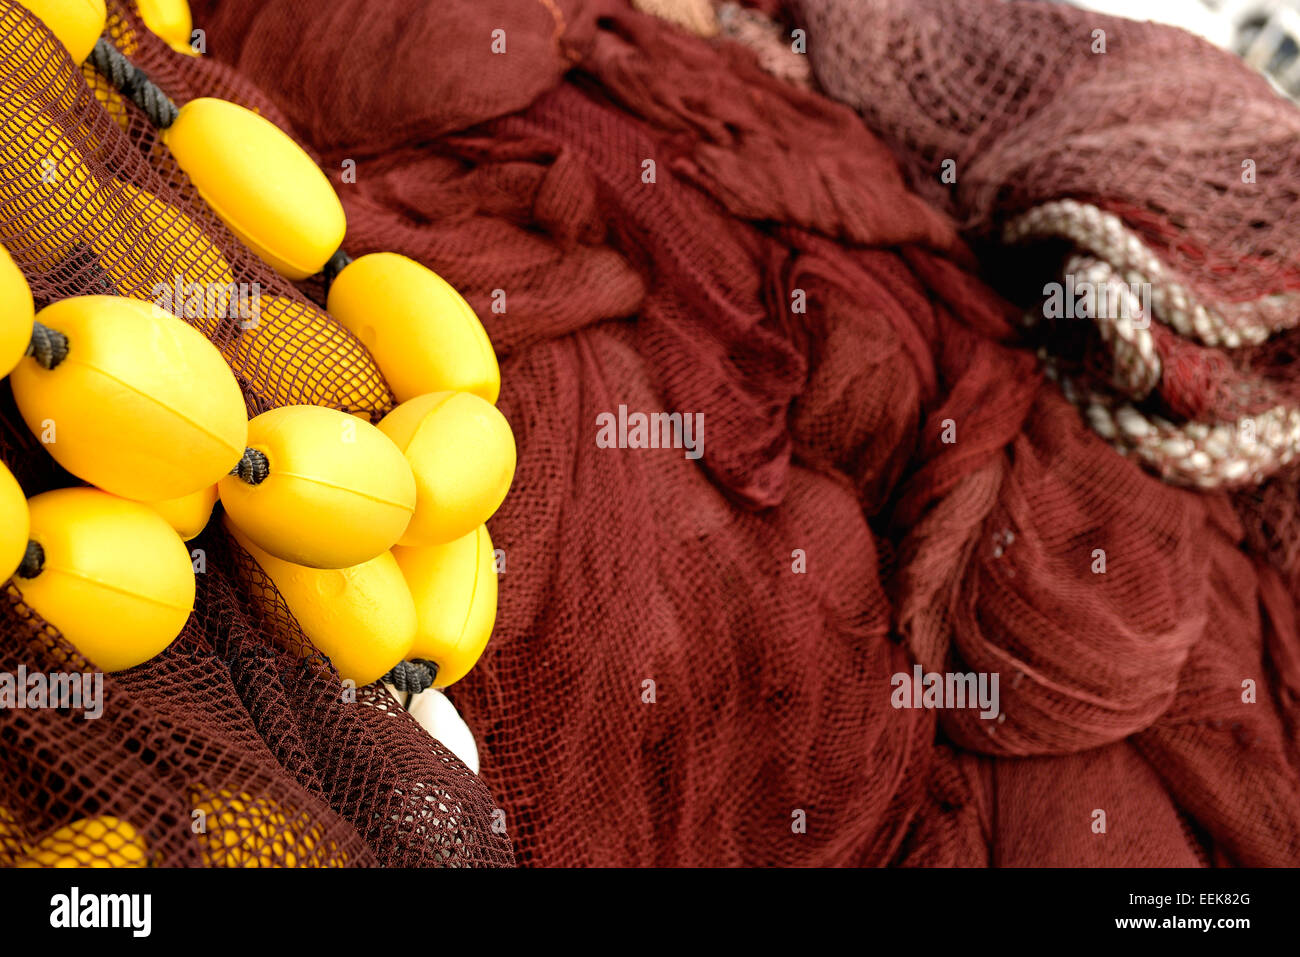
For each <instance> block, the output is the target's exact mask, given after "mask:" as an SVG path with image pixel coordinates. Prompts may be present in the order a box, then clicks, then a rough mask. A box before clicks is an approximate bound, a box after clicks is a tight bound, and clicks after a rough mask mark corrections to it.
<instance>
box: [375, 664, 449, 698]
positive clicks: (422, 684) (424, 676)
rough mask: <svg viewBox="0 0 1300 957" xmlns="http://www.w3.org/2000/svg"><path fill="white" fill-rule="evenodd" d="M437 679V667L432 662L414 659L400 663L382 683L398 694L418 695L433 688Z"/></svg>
mask: <svg viewBox="0 0 1300 957" xmlns="http://www.w3.org/2000/svg"><path fill="white" fill-rule="evenodd" d="M437 677H438V666H437V665H436V664H435V663H434V662H432V661H425V660H424V659H423V658H416V659H415V660H414V661H400V662H398V663H397V667H395V668H394V669H393V670H392V671H390V672H388V674H386V675H384V681H386V682H387V683H388V684H390V685H392V686H393V687H394V688H396V689H397V690H398V691H399V692H410V693H411V694H419V693H420V692H421V691H424V690H425V689H427V688H432V687H433V682H434V681H435V680H436V679H437Z"/></svg>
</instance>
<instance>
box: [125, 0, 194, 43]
mask: <svg viewBox="0 0 1300 957" xmlns="http://www.w3.org/2000/svg"><path fill="white" fill-rule="evenodd" d="M136 7H137V8H138V9H139V11H140V19H141V20H143V21H144V25H145V26H146V27H148V28H149V29H150V30H151V31H153V33H155V34H156V35H157V36H159V37H161V38H162V39H163V40H166V41H167V45H168V46H169V47H171V48H172V49H173V50H175V51H176V52H177V53H188V54H190V55H195V54H194V50H193V48H192V47H191V46H190V40H191V34H192V31H193V29H194V18H193V15H192V14H191V13H190V5H189V4H188V3H186V2H185V0H136Z"/></svg>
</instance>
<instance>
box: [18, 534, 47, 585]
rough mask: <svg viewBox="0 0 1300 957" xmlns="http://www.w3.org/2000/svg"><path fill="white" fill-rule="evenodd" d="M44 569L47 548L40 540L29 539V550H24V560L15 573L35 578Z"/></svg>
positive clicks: (23, 576) (19, 575) (22, 576)
mask: <svg viewBox="0 0 1300 957" xmlns="http://www.w3.org/2000/svg"><path fill="white" fill-rule="evenodd" d="M44 570H45V549H43V548H42V547H41V544H40V542H32V541H29V542H28V543H27V551H25V552H23V560H22V562H21V563H19V565H18V570H17V571H16V572H14V574H15V575H17V576H18V577H19V578H35V577H36V576H37V575H39V574H40V573H41V572H43V571H44Z"/></svg>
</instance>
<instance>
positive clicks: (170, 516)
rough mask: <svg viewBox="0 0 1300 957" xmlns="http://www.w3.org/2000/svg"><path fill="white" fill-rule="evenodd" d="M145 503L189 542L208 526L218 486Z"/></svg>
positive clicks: (210, 486) (215, 502)
mask: <svg viewBox="0 0 1300 957" xmlns="http://www.w3.org/2000/svg"><path fill="white" fill-rule="evenodd" d="M144 504H145V505H148V506H149V507H150V508H151V509H153V510H154V511H155V512H157V513H158V514H159V515H161V516H162V517H163V519H164V520H165V521H166V522H167V524H168V525H170V526H171V527H172V528H174V529H176V534H177V535H179V536H180V537H181V538H183V539H185V541H187V542H188V541H189V540H190V539H191V538H194V537H195V536H196V535H198V534H199V532H201V531H203V529H205V528H207V525H208V520H209V519H210V518H212V507H213V506H214V505H216V504H217V487H216V485H209V486H207V487H206V488H201V489H199V490H198V491H197V492H191V493H190V494H189V495H182V496H181V497H180V498H169V499H164V500H162V501H161V502H145V503H144Z"/></svg>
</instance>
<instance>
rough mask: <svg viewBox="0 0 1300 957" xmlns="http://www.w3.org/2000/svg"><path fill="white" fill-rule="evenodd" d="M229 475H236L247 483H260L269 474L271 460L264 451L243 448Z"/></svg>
mask: <svg viewBox="0 0 1300 957" xmlns="http://www.w3.org/2000/svg"><path fill="white" fill-rule="evenodd" d="M230 474H231V475H238V476H239V477H240V479H242V480H243V481H245V482H247V483H248V484H249V485H261V484H262V483H263V482H265V481H266V477H267V476H268V475H270V474H271V462H270V460H269V459H268V458H267V457H266V453H265V452H259V451H258V450H257V449H244V454H243V456H242V457H241V458H240V460H239V461H238V462H237V463H236V464H235V467H234V468H233V469H231V470H230Z"/></svg>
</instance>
